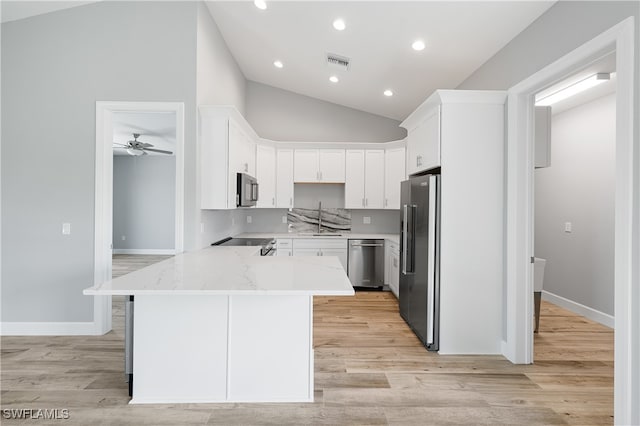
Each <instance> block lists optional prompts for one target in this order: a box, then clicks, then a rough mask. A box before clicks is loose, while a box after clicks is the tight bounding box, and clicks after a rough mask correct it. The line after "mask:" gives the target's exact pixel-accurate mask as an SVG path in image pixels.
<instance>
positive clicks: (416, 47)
mask: <svg viewBox="0 0 640 426" xmlns="http://www.w3.org/2000/svg"><path fill="white" fill-rule="evenodd" d="M411 47H412V48H413V50H417V51H420V50H423V49H424V41H422V40H416V41H414V42H413V44H411Z"/></svg>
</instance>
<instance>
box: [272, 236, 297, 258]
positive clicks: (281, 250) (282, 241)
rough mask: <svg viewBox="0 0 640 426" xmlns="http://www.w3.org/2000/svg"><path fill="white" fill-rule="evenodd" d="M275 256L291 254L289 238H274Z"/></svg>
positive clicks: (291, 247) (291, 248) (291, 246)
mask: <svg viewBox="0 0 640 426" xmlns="http://www.w3.org/2000/svg"><path fill="white" fill-rule="evenodd" d="M276 256H293V245H292V240H291V239H290V238H278V239H277V240H276Z"/></svg>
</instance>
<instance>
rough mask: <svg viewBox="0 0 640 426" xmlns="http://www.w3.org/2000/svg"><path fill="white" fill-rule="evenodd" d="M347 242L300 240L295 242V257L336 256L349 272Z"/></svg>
mask: <svg viewBox="0 0 640 426" xmlns="http://www.w3.org/2000/svg"><path fill="white" fill-rule="evenodd" d="M347 253H348V249H347V240H346V239H342V238H340V239H334V238H300V239H294V240H293V255H294V256H336V257H338V259H339V260H340V263H341V264H342V267H343V268H344V270H345V272H346V271H347Z"/></svg>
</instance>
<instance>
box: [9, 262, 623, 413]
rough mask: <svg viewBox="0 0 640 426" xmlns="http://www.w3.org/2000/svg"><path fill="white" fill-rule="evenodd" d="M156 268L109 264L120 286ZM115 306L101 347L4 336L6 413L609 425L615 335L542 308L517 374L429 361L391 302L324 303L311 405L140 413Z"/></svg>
mask: <svg viewBox="0 0 640 426" xmlns="http://www.w3.org/2000/svg"><path fill="white" fill-rule="evenodd" d="M158 260H160V259H150V258H138V259H136V258H124V259H114V275H115V274H117V273H121V272H122V273H124V272H126V271H127V270H133V269H135V268H137V267H140V266H142V265H143V264H146V262H153V261H158ZM116 263H124V264H126V265H125V266H121V265H118V267H117V268H116ZM136 264H138V265H137V266H136ZM118 303H119V302H117V301H114V330H113V331H112V332H110V333H108V334H106V335H105V336H77V337H76V336H46V337H2V341H1V343H2V358H1V361H2V364H1V394H0V398H1V405H2V408H3V409H4V408H41V409H42V408H67V409H69V414H70V418H69V419H68V420H58V421H51V422H50V424H64V425H76V424H77V425H89V424H101V425H139V424H149V425H204V424H223V425H230V424H242V425H262V424H273V425H294V424H295V425H300V424H334V425H338V424H339V425H342V424H358V425H360V424H370V425H374V424H383V425H431V424H432V425H447V424H449V425H466V424H470V425H483V424H491V425H495V424H509V425H513V424H518V425H555V424H574V425H604V424H612V421H613V419H612V414H613V332H612V330H610V329H608V328H606V327H604V326H601V325H599V324H596V323H594V322H592V321H589V320H587V319H584V318H582V317H580V316H577V315H575V314H572V313H570V312H568V311H565V310H563V309H561V308H559V307H557V306H554V305H552V304H550V303H547V302H544V301H543V303H542V315H541V321H540V333H538V334H537V335H536V337H535V339H536V340H535V359H536V362H535V364H534V365H513V364H511V363H510V362H508V361H506V360H505V359H504V358H503V357H501V356H440V355H437V354H433V353H430V352H427V351H426V350H425V349H424V348H423V347H422V346H421V344H420V343H419V341H418V339H417V338H416V337H415V335H414V334H413V333H412V332H411V330H409V328H408V327H407V325H406V324H405V323H404V321H403V320H402V319H401V318H400V316H399V315H398V304H397V301H396V299H395V297H394V296H393V295H392V294H391V293H388V292H358V293H357V294H356V296H355V297H317V298H315V301H314V307H315V311H314V347H315V402H314V403H306V404H300V403H298V404H166V405H136V406H130V405H127V402H128V399H129V398H128V396H127V385H126V383H125V381H124V376H123V374H122V369H123V321H122V309H121V308H120V307H118ZM257 355H259V354H257ZM0 421H1V423H2V424H3V425H5V424H6V425H9V424H25V421H24V420H7V419H4V418H2V419H0ZM37 423H38V424H48V423H47V422H46V421H42V420H39V421H38V422H37Z"/></svg>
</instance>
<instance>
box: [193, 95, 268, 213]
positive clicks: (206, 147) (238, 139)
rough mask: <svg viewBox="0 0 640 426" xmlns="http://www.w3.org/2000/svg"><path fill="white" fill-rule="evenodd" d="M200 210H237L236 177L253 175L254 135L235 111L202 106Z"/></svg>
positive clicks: (200, 115)
mask: <svg viewBox="0 0 640 426" xmlns="http://www.w3.org/2000/svg"><path fill="white" fill-rule="evenodd" d="M199 113H200V114H199V122H198V124H199V125H198V143H199V149H200V152H199V157H200V208H202V209H233V208H236V174H237V173H247V174H250V175H252V176H255V173H256V142H255V141H256V139H257V135H256V134H255V132H254V131H253V129H251V127H250V126H249V124H248V123H247V122H246V121H245V120H244V118H243V117H242V116H241V115H240V113H238V111H236V110H235V109H234V108H230V107H220V106H201V107H200V108H199Z"/></svg>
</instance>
